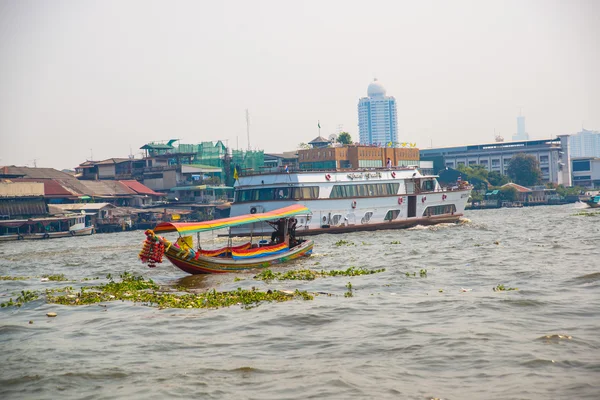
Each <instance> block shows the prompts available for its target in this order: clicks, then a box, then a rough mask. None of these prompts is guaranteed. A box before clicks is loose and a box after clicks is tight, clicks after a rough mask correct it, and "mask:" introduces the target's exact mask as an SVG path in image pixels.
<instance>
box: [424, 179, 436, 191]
mask: <svg viewBox="0 0 600 400" xmlns="http://www.w3.org/2000/svg"><path fill="white" fill-rule="evenodd" d="M422 188H423V191H425V192H432V191H433V190H434V189H435V184H434V182H433V181H432V180H427V181H423V184H422Z"/></svg>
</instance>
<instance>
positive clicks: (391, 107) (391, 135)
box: [358, 79, 398, 146]
mask: <svg viewBox="0 0 600 400" xmlns="http://www.w3.org/2000/svg"><path fill="white" fill-rule="evenodd" d="M397 119H398V117H397V111H396V99H395V98H394V97H393V96H386V90H385V88H384V87H383V85H382V84H381V83H380V82H379V81H378V80H377V79H375V80H374V81H373V82H371V84H370V85H369V87H368V88H367V97H362V98H361V99H360V100H359V101H358V130H359V137H360V139H359V140H360V144H367V145H370V144H376V145H379V146H385V145H388V144H389V143H392V144H396V143H398V121H397Z"/></svg>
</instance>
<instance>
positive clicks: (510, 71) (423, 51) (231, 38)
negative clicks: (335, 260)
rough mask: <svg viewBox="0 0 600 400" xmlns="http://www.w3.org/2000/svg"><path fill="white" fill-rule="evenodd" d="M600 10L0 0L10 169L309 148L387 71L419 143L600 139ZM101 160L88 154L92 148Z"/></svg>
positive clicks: (463, 2)
mask: <svg viewBox="0 0 600 400" xmlns="http://www.w3.org/2000/svg"><path fill="white" fill-rule="evenodd" d="M599 76H600V1H595V0H587V1H586V0H581V1H576V0H569V1H568V0H564V1H553V0H540V1H529V0H519V1H484V0H473V1H469V0H452V1H422V0H420V1H414V0H411V1H398V0H389V1H364V0H362V1H347V0H346V1H326V0H320V1H285V0H274V1H254V0H245V1H174V0H171V1H147V0H144V1H124V0H119V1H86V0H74V1H41V0H40V1H26V0H14V1H6V0H0V165H12V164H16V165H30V166H33V164H34V160H37V161H36V162H37V165H38V166H43V167H55V168H59V169H61V168H73V167H75V166H76V165H78V164H79V163H80V162H83V161H85V160H86V159H89V158H90V157H91V154H92V152H93V157H94V159H95V160H101V159H105V158H109V157H126V156H127V155H128V154H129V153H130V149H132V150H131V151H132V152H133V154H139V152H140V150H139V148H140V147H141V146H142V145H144V144H145V143H147V142H149V141H153V140H168V139H170V138H179V139H181V140H182V142H183V143H197V142H201V141H209V140H218V139H221V140H228V143H229V145H230V146H232V147H236V144H237V143H239V147H241V148H246V147H247V146H248V143H247V139H246V119H245V109H249V112H250V142H251V146H252V148H258V149H264V150H265V151H267V152H281V151H285V150H294V149H295V148H296V145H297V144H298V143H300V142H308V141H310V140H311V139H313V138H314V137H315V136H317V134H318V130H317V121H319V120H320V121H321V127H322V129H321V134H322V136H325V137H327V136H328V135H329V134H331V133H334V132H337V130H338V126H339V125H342V127H343V130H345V131H348V132H350V134H351V135H352V137H353V139H354V140H356V141H358V127H357V123H358V116H357V103H358V99H359V97H363V96H365V95H366V91H367V86H368V85H369V83H370V82H371V81H372V80H373V78H374V77H377V78H378V79H379V80H380V81H381V83H383V85H384V86H385V87H386V89H387V92H388V95H393V96H395V97H396V100H397V104H398V121H399V129H398V130H399V132H398V136H399V138H400V140H401V141H408V142H416V143H417V145H418V147H422V148H424V147H430V145H431V144H432V143H433V146H434V147H438V146H448V145H455V144H456V145H457V144H471V143H481V142H490V141H493V140H494V130H496V132H498V133H500V134H501V135H503V136H504V137H505V138H506V139H507V140H510V139H511V137H512V135H513V134H514V133H515V131H516V116H517V115H518V113H519V109H520V108H522V112H523V115H525V116H526V127H527V132H529V134H530V137H531V138H532V139H537V138H550V137H555V136H556V135H557V134H564V133H575V132H577V131H579V130H580V129H581V127H582V125H583V126H584V127H585V128H587V129H596V130H600V77H599ZM90 149H91V150H90Z"/></svg>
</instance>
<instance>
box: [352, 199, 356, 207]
mask: <svg viewBox="0 0 600 400" xmlns="http://www.w3.org/2000/svg"><path fill="white" fill-rule="evenodd" d="M351 206H352V208H356V200H354V201H353V202H352V204H351Z"/></svg>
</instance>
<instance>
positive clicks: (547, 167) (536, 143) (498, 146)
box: [420, 135, 572, 186]
mask: <svg viewBox="0 0 600 400" xmlns="http://www.w3.org/2000/svg"><path fill="white" fill-rule="evenodd" d="M518 153H525V154H530V155H533V156H534V157H535V158H536V159H537V160H538V161H539V163H540V169H541V170H542V181H544V182H552V183H555V184H558V185H560V184H562V185H565V186H572V177H571V156H570V151H569V135H562V136H558V137H557V138H556V139H549V140H524V141H518V142H494V143H488V144H477V145H468V146H455V147H442V148H437V149H421V150H420V156H421V159H422V160H423V159H424V160H427V159H433V158H435V157H440V156H441V157H443V159H444V163H445V166H446V167H449V168H457V167H458V166H459V165H461V164H462V165H484V166H485V167H486V168H487V169H488V171H497V172H499V173H501V174H503V175H506V174H507V171H508V164H509V163H510V159H511V158H512V157H513V156H514V155H515V154H518Z"/></svg>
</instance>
